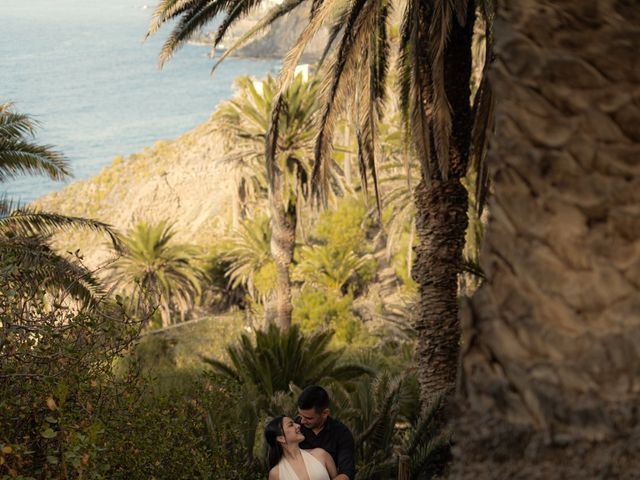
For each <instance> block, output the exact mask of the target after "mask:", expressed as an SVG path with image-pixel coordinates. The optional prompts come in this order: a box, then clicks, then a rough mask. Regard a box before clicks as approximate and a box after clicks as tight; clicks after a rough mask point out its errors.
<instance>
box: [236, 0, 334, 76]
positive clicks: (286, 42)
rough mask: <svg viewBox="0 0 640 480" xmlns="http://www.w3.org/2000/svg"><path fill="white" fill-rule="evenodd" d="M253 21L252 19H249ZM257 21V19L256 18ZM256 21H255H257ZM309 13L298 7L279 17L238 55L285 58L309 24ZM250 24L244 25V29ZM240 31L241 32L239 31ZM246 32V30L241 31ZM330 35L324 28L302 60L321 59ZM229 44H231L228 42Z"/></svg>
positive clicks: (306, 50)
mask: <svg viewBox="0 0 640 480" xmlns="http://www.w3.org/2000/svg"><path fill="white" fill-rule="evenodd" d="M249 21H251V20H249ZM255 21H257V19H256V20H255ZM255 21H254V22H255ZM308 21H309V15H308V12H307V11H306V10H301V9H297V10H294V11H293V12H291V13H289V14H287V15H285V16H284V17H281V18H279V19H278V20H277V21H276V22H275V23H274V24H273V25H272V27H271V28H270V29H269V30H268V32H267V33H266V34H265V35H264V36H262V37H260V38H258V39H256V40H254V41H253V42H251V43H250V44H248V45H247V46H246V47H244V48H242V49H240V50H239V51H238V54H237V55H238V56H244V57H261V58H262V57H273V58H284V56H285V55H286V54H287V52H288V51H289V49H290V48H291V47H292V46H293V44H294V43H295V41H296V40H297V39H298V36H299V35H300V33H301V32H302V30H303V29H304V27H305V26H306V25H307V23H308ZM247 27H248V25H245V26H242V27H241V28H242V29H244V31H246V30H248V28H247ZM238 33H240V32H238ZM241 33H244V32H241ZM328 37H329V35H328V29H326V28H324V27H323V28H322V29H320V31H319V32H318V34H317V35H316V36H315V37H314V38H313V39H312V40H311V42H309V45H308V46H307V48H306V49H305V51H304V54H303V55H302V59H301V61H302V62H305V63H313V62H316V61H318V60H319V58H320V56H321V55H322V52H323V50H324V47H325V44H326V42H327V39H328ZM227 44H230V43H229V42H227Z"/></svg>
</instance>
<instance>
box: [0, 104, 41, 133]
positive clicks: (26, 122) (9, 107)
mask: <svg viewBox="0 0 640 480" xmlns="http://www.w3.org/2000/svg"><path fill="white" fill-rule="evenodd" d="M13 108H14V107H13V104H12V103H11V102H5V103H2V104H0V138H4V139H19V138H23V137H24V136H27V135H33V134H34V132H35V129H36V126H37V123H36V122H35V121H34V120H33V119H32V118H31V117H30V116H29V115H26V114H24V113H18V112H15V111H14V110H13Z"/></svg>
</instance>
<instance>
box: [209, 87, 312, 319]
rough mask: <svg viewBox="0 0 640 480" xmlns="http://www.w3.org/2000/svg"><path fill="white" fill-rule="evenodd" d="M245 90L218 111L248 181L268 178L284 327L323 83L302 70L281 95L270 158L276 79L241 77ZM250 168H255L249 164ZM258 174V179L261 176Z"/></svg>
mask: <svg viewBox="0 0 640 480" xmlns="http://www.w3.org/2000/svg"><path fill="white" fill-rule="evenodd" d="M236 83H237V85H238V86H240V88H241V90H240V92H239V93H238V95H237V96H236V97H235V98H234V99H233V100H230V101H228V102H225V103H224V104H223V105H221V107H220V108H219V110H218V112H217V113H216V118H217V119H218V121H219V122H218V128H219V129H220V130H221V131H222V132H223V133H225V136H226V137H227V138H231V139H232V145H233V146H232V147H231V148H230V151H229V157H230V158H231V159H236V160H240V161H241V162H242V164H241V168H243V167H242V166H244V165H249V166H250V167H253V168H255V167H256V166H258V168H257V170H253V173H249V179H248V181H246V182H245V183H247V184H255V183H258V184H259V183H260V177H261V178H266V183H267V192H268V205H269V212H270V218H271V231H272V234H271V256H272V257H273V260H274V262H275V265H276V296H277V299H276V316H277V320H278V323H279V324H280V326H281V327H282V328H288V327H289V325H290V324H291V311H292V307H291V278H290V275H291V272H290V269H291V264H292V262H293V253H294V248H295V241H296V228H297V224H298V216H299V214H300V210H301V208H302V205H303V203H304V201H305V197H306V196H307V194H308V192H309V179H310V177H311V158H312V156H313V138H314V135H315V130H314V128H313V125H314V123H313V122H314V118H315V116H316V114H317V111H318V108H319V106H318V103H317V99H316V97H317V95H316V91H317V89H318V82H317V81H316V80H310V81H305V80H304V79H303V77H302V75H297V76H296V77H295V78H294V79H293V81H292V82H291V84H290V86H289V88H288V90H287V92H286V94H285V95H284V96H283V97H282V98H283V100H282V101H283V102H285V103H286V111H285V112H284V113H283V114H282V115H281V116H280V117H279V118H278V120H277V128H278V131H279V132H280V135H279V137H278V153H277V155H276V156H274V157H273V158H272V160H273V161H267V160H266V156H265V148H264V142H265V137H266V136H267V135H268V132H269V128H270V125H271V120H272V119H271V111H272V109H273V102H274V101H275V97H276V94H277V84H276V82H275V80H274V79H273V78H272V77H271V76H268V77H267V78H266V79H265V80H264V81H262V82H259V83H258V82H255V81H253V80H252V79H250V78H248V77H243V78H240V79H239V80H237V81H236ZM249 171H250V172H251V169H249ZM256 177H258V178H256Z"/></svg>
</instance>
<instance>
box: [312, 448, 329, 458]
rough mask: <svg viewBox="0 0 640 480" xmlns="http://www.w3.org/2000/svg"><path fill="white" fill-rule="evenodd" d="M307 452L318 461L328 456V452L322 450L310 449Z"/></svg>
mask: <svg viewBox="0 0 640 480" xmlns="http://www.w3.org/2000/svg"><path fill="white" fill-rule="evenodd" d="M307 452H309V453H310V454H311V455H313V456H314V457H316V458H318V459H324V458H327V456H328V455H329V452H327V451H326V450H325V449H324V448H310V449H309V450H307Z"/></svg>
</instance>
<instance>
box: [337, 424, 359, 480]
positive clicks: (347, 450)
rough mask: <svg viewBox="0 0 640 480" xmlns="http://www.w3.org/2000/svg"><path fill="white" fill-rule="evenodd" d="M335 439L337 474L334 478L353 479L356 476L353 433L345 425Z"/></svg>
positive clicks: (338, 479) (340, 479)
mask: <svg viewBox="0 0 640 480" xmlns="http://www.w3.org/2000/svg"><path fill="white" fill-rule="evenodd" d="M337 440H338V442H337V443H338V449H337V452H336V467H337V468H338V476H337V477H336V478H335V479H334V480H354V479H355V477H356V458H355V442H354V441H353V435H352V434H351V432H350V431H349V429H348V428H347V427H346V426H345V427H344V431H343V432H340V435H339V436H338V439H337Z"/></svg>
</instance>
